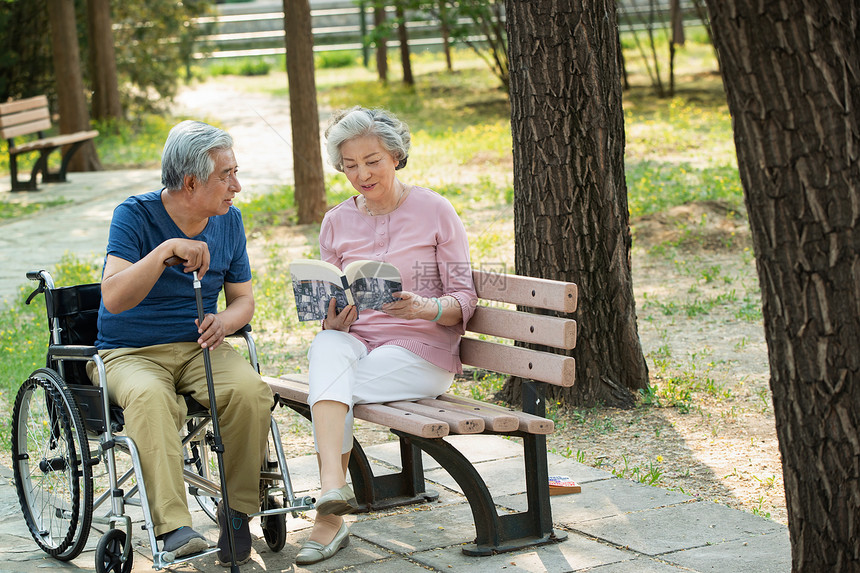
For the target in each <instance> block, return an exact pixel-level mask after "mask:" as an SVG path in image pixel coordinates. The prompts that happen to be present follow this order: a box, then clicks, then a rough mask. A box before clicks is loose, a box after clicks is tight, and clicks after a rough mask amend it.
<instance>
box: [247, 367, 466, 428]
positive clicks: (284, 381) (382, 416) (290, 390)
mask: <svg viewBox="0 0 860 573" xmlns="http://www.w3.org/2000/svg"><path fill="white" fill-rule="evenodd" d="M307 379H308V377H307V375H306V374H287V375H284V376H282V377H280V378H273V377H271V376H263V381H264V382H265V383H266V384H268V385H269V388H271V390H272V393H273V394H275V393H277V394H278V395H279V396H280V397H281V399H284V400H287V401H291V402H296V403H299V404H307V403H308V382H307ZM353 414H354V415H355V417H356V418H358V419H359V420H365V421H367V422H373V423H374V424H380V425H382V426H388V427H389V428H392V429H394V430H400V431H402V432H407V433H410V434H414V435H416V436H421V437H422V438H442V437H444V436H447V435H448V434H449V432H450V429H449V427H448V424H447V423H445V422H444V421H441V420H438V419H436V418H428V417H426V416H422V415H420V414H415V413H412V412H407V411H405V410H401V409H398V408H392V407H391V406H386V405H384V404H357V405H356V406H355V407H354V408H353Z"/></svg>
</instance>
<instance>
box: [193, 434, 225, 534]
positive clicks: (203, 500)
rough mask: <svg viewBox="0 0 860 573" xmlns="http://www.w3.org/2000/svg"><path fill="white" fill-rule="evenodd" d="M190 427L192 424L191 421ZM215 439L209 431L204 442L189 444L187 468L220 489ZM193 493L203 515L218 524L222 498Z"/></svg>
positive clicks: (194, 491)
mask: <svg viewBox="0 0 860 573" xmlns="http://www.w3.org/2000/svg"><path fill="white" fill-rule="evenodd" d="M190 425H191V422H190V421H189V426H190ZM213 439H214V438H213V436H212V431H211V430H207V431H206V432H205V436H204V437H203V439H202V440H200V441H193V442H191V443H189V444H188V448H187V452H186V456H185V467H186V468H187V469H188V470H190V471H192V472H194V473H196V474H197V475H199V476H201V477H203V478H204V479H206V480H207V481H210V482H212V483H213V484H215V485H216V486H217V487H218V488H219V489H220V487H221V477H220V474H219V473H218V456H217V454H216V453H215V452H213V451H212V449H211V447H210V443H211V441H212V440H213ZM191 493H192V495H193V496H194V499H196V500H197V505H199V506H200V509H202V510H203V513H205V514H206V515H208V516H209V518H210V519H211V520H212V521H214V522H215V523H217V522H218V517H217V511H218V502H220V501H221V496H220V495H218V496H215V495H211V494H210V493H209V492H204V491H200V490H193V491H192V492H191Z"/></svg>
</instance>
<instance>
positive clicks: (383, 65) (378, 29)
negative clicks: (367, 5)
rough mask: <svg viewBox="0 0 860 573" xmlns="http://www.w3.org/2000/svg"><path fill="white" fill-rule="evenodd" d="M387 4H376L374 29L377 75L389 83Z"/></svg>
mask: <svg viewBox="0 0 860 573" xmlns="http://www.w3.org/2000/svg"><path fill="white" fill-rule="evenodd" d="M385 22H386V18H385V3H384V2H376V3H375V4H374V6H373V29H374V37H375V38H376V73H377V75H378V76H379V81H381V82H387V81H388V34H387V32H383V30H384V29H385V28H386V23H385Z"/></svg>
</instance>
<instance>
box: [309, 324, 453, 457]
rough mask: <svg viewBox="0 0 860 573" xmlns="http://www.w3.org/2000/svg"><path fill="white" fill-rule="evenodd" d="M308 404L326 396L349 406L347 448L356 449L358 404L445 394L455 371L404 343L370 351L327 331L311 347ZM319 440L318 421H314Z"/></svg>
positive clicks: (347, 336) (349, 337)
mask: <svg viewBox="0 0 860 573" xmlns="http://www.w3.org/2000/svg"><path fill="white" fill-rule="evenodd" d="M308 361H309V371H308V373H309V379H310V380H309V384H310V388H309V391H308V405H309V406H310V407H311V408H313V406H314V404H316V403H317V402H319V401H320V400H332V401H335V402H341V403H342V404H346V405H347V407H348V408H349V410H348V411H347V414H346V423H345V424H344V429H343V450H342V451H341V453H344V454H345V453H347V452H349V451H350V450H352V424H353V414H352V406H353V405H354V404H376V403H381V402H393V401H395V400H421V399H422V398H435V397H436V396H438V395H440V394H444V393H445V392H446V391H447V390H448V388H450V387H451V382H453V381H454V374H453V373H451V372H448V371H447V370H445V369H443V368H440V367H438V366H436V365H435V364H431V363H430V362H428V361H426V360H424V359H423V358H421V357H420V356H418V355H417V354H415V353H414V352H410V351H409V350H406V349H405V348H402V347H400V346H393V345H386V346H380V347H379V348H376V349H374V350H373V351H372V352H368V351H367V348H366V347H365V346H364V344H362V343H361V342H359V341H358V340H357V339H356V338H355V337H354V336H352V335H350V334H347V333H345V332H341V331H339V330H323V331H322V332H320V333H319V334H317V335H316V337H315V338H314V341H313V342H312V343H311V347H310V349H309V350H308ZM314 442H316V421H314Z"/></svg>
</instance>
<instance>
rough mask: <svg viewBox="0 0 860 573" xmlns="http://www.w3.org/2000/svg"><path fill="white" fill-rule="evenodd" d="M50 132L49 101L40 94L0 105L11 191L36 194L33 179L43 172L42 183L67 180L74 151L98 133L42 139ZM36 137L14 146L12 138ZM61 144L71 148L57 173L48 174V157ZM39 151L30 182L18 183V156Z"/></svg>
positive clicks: (85, 132)
mask: <svg viewBox="0 0 860 573" xmlns="http://www.w3.org/2000/svg"><path fill="white" fill-rule="evenodd" d="M49 129H51V113H50V111H49V110H48V98H47V97H45V96H43V95H41V96H36V97H31V98H27V99H22V100H18V101H13V102H10V103H3V104H0V137H2V138H4V139H6V140H7V141H8V143H9V171H10V173H11V175H12V191H35V190H36V176H37V175H38V174H39V172H41V173H42V181H43V182H58V181H65V180H66V170H67V169H68V167H69V160H70V159H71V158H72V155H73V154H74V153H75V151H77V150H78V148H80V146H81V145H83V144H84V143H86V142H87V141H89V140H91V139H94V138H95V137H96V136H98V134H99V132H98V131H79V132H77V133H67V134H63V135H56V136H53V137H45V136H44V135H43V133H42V132H43V131H47V130H49ZM33 134H36V139H32V140H30V141H27V142H24V143H19V144H17V145H16V144H15V141H14V138H16V137H20V136H27V135H33ZM64 145H69V146H70V147H69V148H68V149H67V150H66V152H65V153H64V154H63V158H62V165H61V167H60V170H59V171H58V172H56V173H51V172H49V171H48V156H49V155H50V154H51V152H52V151H53V150H55V149H57V148H59V147H63V146H64ZM31 151H39V152H40V154H39V159H38V160H36V164H35V165H34V166H33V170H32V171H31V172H30V180H29V181H18V156H19V155H21V154H22V153H28V152H31Z"/></svg>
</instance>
